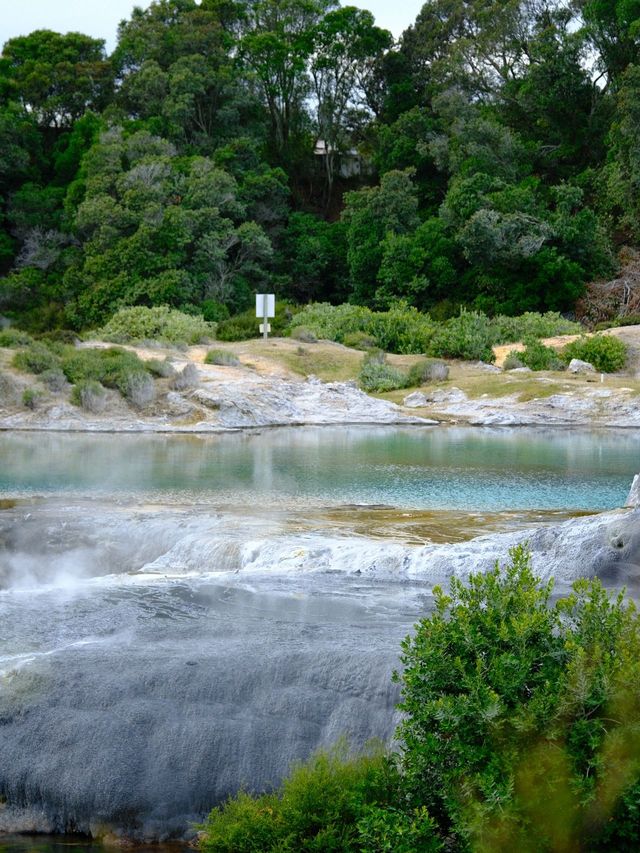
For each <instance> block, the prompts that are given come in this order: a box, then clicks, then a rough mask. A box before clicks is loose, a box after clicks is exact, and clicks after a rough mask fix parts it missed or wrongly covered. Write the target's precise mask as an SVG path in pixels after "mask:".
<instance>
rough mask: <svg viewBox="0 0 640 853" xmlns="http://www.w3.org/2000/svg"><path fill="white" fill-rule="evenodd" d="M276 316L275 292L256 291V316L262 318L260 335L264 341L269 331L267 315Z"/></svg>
mask: <svg viewBox="0 0 640 853" xmlns="http://www.w3.org/2000/svg"><path fill="white" fill-rule="evenodd" d="M275 316H276V295H275V293H256V317H258V319H261V320H262V323H260V331H261V332H262V337H263V338H264V340H265V341H266V340H267V338H268V337H269V332H270V331H271V326H270V325H269V317H275Z"/></svg>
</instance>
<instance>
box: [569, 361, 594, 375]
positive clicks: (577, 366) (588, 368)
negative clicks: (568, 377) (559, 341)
mask: <svg viewBox="0 0 640 853" xmlns="http://www.w3.org/2000/svg"><path fill="white" fill-rule="evenodd" d="M568 370H569V373H595V372H596V369H595V367H594V366H593V365H592V364H590V363H589V362H588V361H580V359H579V358H572V359H571V361H570V362H569V368H568Z"/></svg>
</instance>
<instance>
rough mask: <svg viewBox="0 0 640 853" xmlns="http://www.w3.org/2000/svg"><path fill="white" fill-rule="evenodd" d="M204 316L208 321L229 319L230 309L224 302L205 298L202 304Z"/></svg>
mask: <svg viewBox="0 0 640 853" xmlns="http://www.w3.org/2000/svg"><path fill="white" fill-rule="evenodd" d="M201 309H202V316H203V317H204V319H205V320H206V321H207V322H208V323H221V322H222V321H223V320H228V319H229V309H228V308H227V306H226V305H223V304H222V302H215V301H214V300H213V299H205V301H204V302H203V303H202V306H201Z"/></svg>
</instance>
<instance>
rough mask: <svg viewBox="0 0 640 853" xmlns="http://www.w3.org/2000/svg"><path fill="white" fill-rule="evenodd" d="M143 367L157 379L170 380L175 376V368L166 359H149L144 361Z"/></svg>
mask: <svg viewBox="0 0 640 853" xmlns="http://www.w3.org/2000/svg"><path fill="white" fill-rule="evenodd" d="M144 366H145V368H146V369H147V370H148V371H149V373H152V374H153V375H154V376H157V377H158V378H159V379H171V377H172V376H175V375H176V370H175V367H174V366H173V365H172V364H171V362H170V361H169V359H168V358H163V359H162V360H161V359H159V358H150V359H149V360H148V361H145V363H144Z"/></svg>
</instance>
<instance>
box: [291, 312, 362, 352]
mask: <svg viewBox="0 0 640 853" xmlns="http://www.w3.org/2000/svg"><path fill="white" fill-rule="evenodd" d="M372 317H373V311H371V310H370V309H369V308H363V307H362V306H360V305H349V304H346V303H345V304H344V305H329V303H328V302H316V303H314V304H312V305H307V306H306V307H305V308H303V309H302V311H300V312H299V313H298V314H296V317H295V325H296V326H305V327H306V328H307V329H310V330H311V331H312V332H313V334H314V335H315V336H316V337H317V338H318V340H323V341H336V342H337V343H339V344H343V343H344V342H345V337H346V336H347V335H349V334H352V333H353V332H366V333H367V334H368V333H369V332H370V326H371V320H372Z"/></svg>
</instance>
